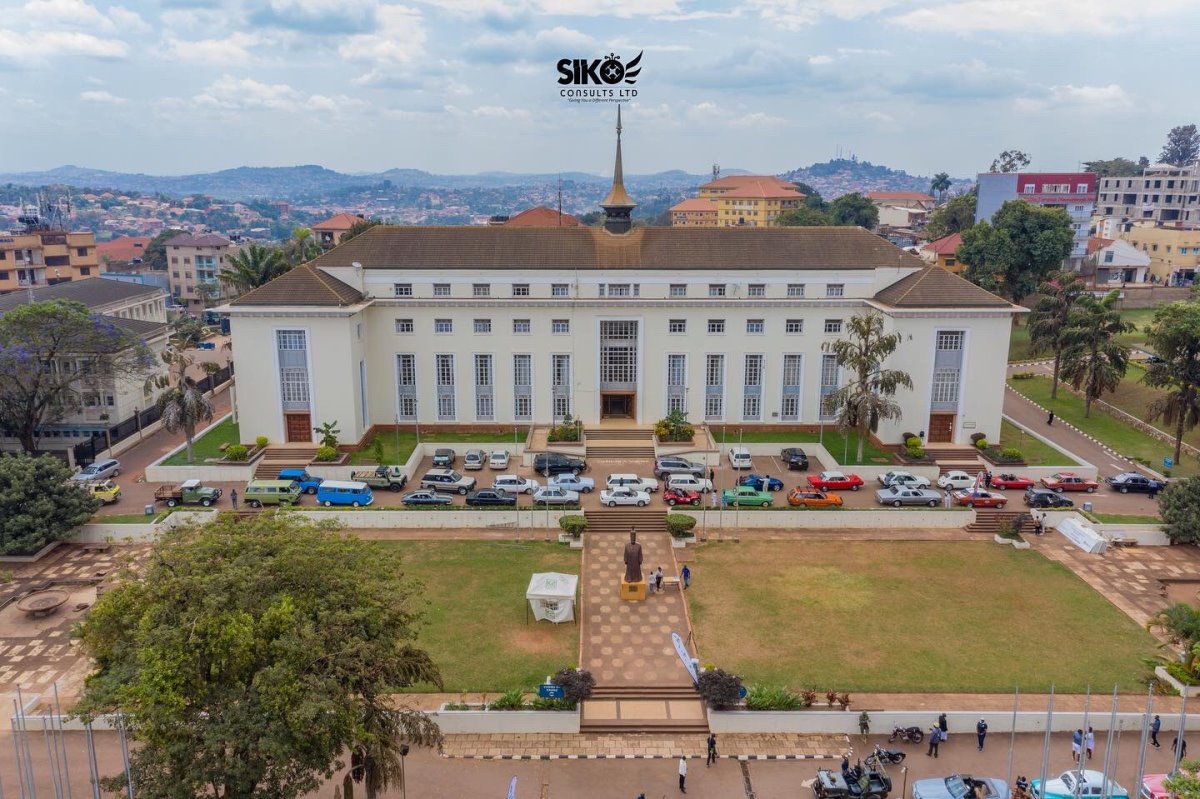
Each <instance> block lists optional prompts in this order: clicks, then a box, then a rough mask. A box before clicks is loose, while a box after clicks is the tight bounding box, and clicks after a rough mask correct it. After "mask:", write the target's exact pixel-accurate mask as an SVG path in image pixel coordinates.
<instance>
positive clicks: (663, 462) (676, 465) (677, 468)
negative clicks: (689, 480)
mask: <svg viewBox="0 0 1200 799" xmlns="http://www.w3.org/2000/svg"><path fill="white" fill-rule="evenodd" d="M670 474H694V475H695V476H696V477H704V476H706V475H707V474H708V467H707V466H705V465H704V464H703V463H697V462H696V461H689V460H687V459H686V458H675V457H667V458H659V459H658V460H656V461H655V462H654V476H655V477H663V476H665V475H670Z"/></svg>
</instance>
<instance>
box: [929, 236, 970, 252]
mask: <svg viewBox="0 0 1200 799" xmlns="http://www.w3.org/2000/svg"><path fill="white" fill-rule="evenodd" d="M960 244H962V234H961V233H951V234H950V235H949V236H942V237H941V238H940V239H936V240H934V241H931V242H929V243H928V244H926V245H925V246H924V247H922V248H921V249H922V250H925V251H926V252H931V253H935V254H937V255H954V253H955V252H957V251H958V245H960Z"/></svg>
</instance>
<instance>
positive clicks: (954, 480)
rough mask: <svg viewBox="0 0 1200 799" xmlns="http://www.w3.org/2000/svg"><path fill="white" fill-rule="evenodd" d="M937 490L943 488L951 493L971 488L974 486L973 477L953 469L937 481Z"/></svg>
mask: <svg viewBox="0 0 1200 799" xmlns="http://www.w3.org/2000/svg"><path fill="white" fill-rule="evenodd" d="M937 484H938V488H945V489H948V490H953V491H961V490H962V489H964V488H973V487H974V486H975V477H973V476H971V475H969V474H967V473H966V472H964V471H961V470H959V469H955V470H954V471H951V472H946V473H945V474H943V475H942V476H941V477H939V478H938V479H937Z"/></svg>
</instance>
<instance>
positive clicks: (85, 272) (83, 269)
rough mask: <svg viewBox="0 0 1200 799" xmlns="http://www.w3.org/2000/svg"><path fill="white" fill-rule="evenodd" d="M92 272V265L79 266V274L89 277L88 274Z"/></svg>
mask: <svg viewBox="0 0 1200 799" xmlns="http://www.w3.org/2000/svg"><path fill="white" fill-rule="evenodd" d="M91 273H92V268H91V267H90V266H81V267H79V274H80V275H81V276H82V277H87V276H88V275H90V274H91Z"/></svg>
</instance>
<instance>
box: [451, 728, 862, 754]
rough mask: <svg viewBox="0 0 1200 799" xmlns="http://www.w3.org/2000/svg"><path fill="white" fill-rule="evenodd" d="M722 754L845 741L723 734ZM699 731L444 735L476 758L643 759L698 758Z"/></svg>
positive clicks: (803, 749)
mask: <svg viewBox="0 0 1200 799" xmlns="http://www.w3.org/2000/svg"><path fill="white" fill-rule="evenodd" d="M718 743H719V751H720V753H721V757H722V758H729V759H733V760H754V759H773V760H818V759H824V758H837V757H841V754H842V752H844V751H846V749H847V748H848V747H849V741H848V739H847V738H846V736H845V735H796V734H792V733H777V734H771V735H742V734H731V733H727V734H723V735H720V736H718ZM706 751H707V749H706V744H705V736H703V735H663V736H658V735H568V734H551V733H543V734H531V735H448V736H446V744H445V747H444V749H443V755H444V756H446V757H459V758H472V759H479V760H535V759H536V760H600V759H606V758H614V759H624V760H647V759H657V758H676V757H680V756H684V757H688V758H702V757H704V755H705V753H706Z"/></svg>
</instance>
